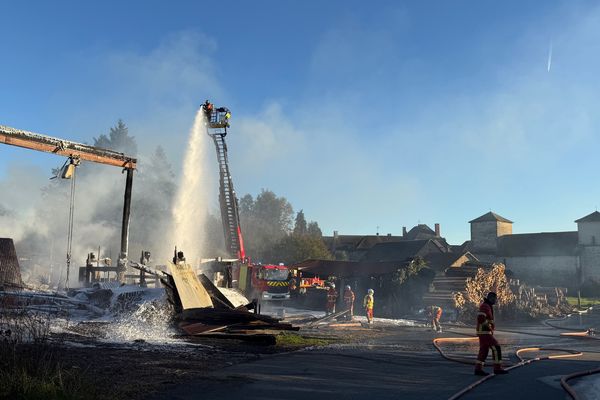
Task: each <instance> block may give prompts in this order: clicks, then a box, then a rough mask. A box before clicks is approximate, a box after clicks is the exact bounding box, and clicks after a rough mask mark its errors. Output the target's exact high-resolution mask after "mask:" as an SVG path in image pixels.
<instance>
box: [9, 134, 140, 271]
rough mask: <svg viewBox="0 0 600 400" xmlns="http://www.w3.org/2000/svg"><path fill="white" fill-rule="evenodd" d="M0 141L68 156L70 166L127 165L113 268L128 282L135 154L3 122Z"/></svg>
mask: <svg viewBox="0 0 600 400" xmlns="http://www.w3.org/2000/svg"><path fill="white" fill-rule="evenodd" d="M0 143H4V144H7V145H11V146H17V147H22V148H25V149H30V150H36V151H42V152H45V153H53V154H56V155H59V156H65V157H68V158H69V161H70V163H69V166H74V165H77V164H79V161H91V162H95V163H98V164H104V165H112V166H114V167H119V168H123V172H127V176H126V178H125V195H124V198H123V220H122V224H121V253H120V254H119V261H118V265H117V266H116V267H112V268H111V269H112V270H114V272H116V273H117V275H118V279H119V281H120V282H124V281H125V271H126V269H127V267H126V265H127V253H128V247H129V217H130V213H131V189H132V186H133V171H134V170H135V169H136V166H137V160H136V159H135V158H134V157H130V156H128V155H125V154H124V153H119V152H117V151H113V150H107V149H102V148H99V147H94V146H90V145H87V144H82V143H76V142H72V141H69V140H64V139H58V138H54V137H51V136H46V135H42V134H39V133H34V132H29V131H24V130H22V129H15V128H11V127H9V126H4V125H0ZM73 168H74V167H73ZM73 168H72V169H73ZM72 169H71V171H72ZM69 257H70V255H68V258H69ZM69 264H70V260H69V259H68V260H67V276H68V268H69Z"/></svg>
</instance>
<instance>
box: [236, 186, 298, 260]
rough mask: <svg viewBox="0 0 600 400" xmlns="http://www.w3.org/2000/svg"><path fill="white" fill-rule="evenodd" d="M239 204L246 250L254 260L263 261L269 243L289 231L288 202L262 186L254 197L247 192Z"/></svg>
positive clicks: (268, 252) (266, 258) (267, 251)
mask: <svg viewBox="0 0 600 400" xmlns="http://www.w3.org/2000/svg"><path fill="white" fill-rule="evenodd" d="M239 203H240V207H239V208H240V219H241V221H240V223H241V227H242V233H243V235H244V244H245V247H246V253H247V254H248V255H249V256H250V257H252V259H253V260H255V261H257V262H258V261H261V262H267V261H268V260H269V259H268V257H269V255H270V254H271V249H272V248H273V246H274V245H275V244H276V243H277V242H278V241H279V240H281V239H282V238H283V237H284V236H285V235H287V234H288V233H289V232H290V231H291V225H292V215H293V209H292V205H291V204H290V203H289V202H288V201H287V199H286V198H285V197H278V196H277V195H275V193H273V192H272V191H270V190H265V189H263V190H262V191H261V192H260V193H259V194H258V196H256V199H255V200H254V199H253V198H252V196H251V195H249V194H247V195H245V196H243V197H242V199H241V200H240V202H239Z"/></svg>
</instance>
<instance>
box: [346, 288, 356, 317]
mask: <svg viewBox="0 0 600 400" xmlns="http://www.w3.org/2000/svg"><path fill="white" fill-rule="evenodd" d="M354 299H355V296H354V292H353V291H352V288H351V287H350V285H346V289H345V290H344V306H345V307H346V310H348V311H350V312H349V313H348V314H347V315H346V319H347V320H350V321H352V318H353V317H354Z"/></svg>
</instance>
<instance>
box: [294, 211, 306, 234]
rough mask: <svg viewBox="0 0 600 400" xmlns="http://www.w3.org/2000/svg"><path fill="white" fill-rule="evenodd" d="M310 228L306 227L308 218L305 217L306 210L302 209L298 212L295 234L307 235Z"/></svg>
mask: <svg viewBox="0 0 600 400" xmlns="http://www.w3.org/2000/svg"><path fill="white" fill-rule="evenodd" d="M307 232H308V229H307V227H306V219H305V218H304V211H303V210H300V211H298V213H297V214H296V223H295V224H294V235H306V233H307Z"/></svg>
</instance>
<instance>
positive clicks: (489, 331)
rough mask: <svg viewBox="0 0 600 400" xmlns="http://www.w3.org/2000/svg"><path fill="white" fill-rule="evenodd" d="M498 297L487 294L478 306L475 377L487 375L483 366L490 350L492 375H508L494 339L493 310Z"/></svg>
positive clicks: (491, 293)
mask: <svg viewBox="0 0 600 400" xmlns="http://www.w3.org/2000/svg"><path fill="white" fill-rule="evenodd" d="M497 298H498V296H497V295H496V293H495V292H489V293H488V295H487V296H486V297H485V299H484V300H483V303H481V305H480V306H479V313H478V314H477V337H479V354H477V361H476V364H475V375H480V376H486V375H489V374H488V373H487V372H485V371H484V370H483V364H484V363H485V359H486V358H487V356H488V352H489V350H490V349H492V355H493V357H494V374H496V375H500V374H508V371H507V370H505V369H504V368H502V351H501V349H500V345H499V344H498V341H497V340H496V338H495V337H494V329H495V326H494V308H493V305H494V304H496V299H497Z"/></svg>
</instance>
